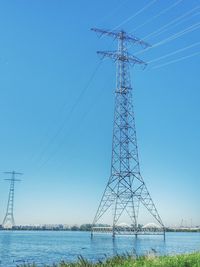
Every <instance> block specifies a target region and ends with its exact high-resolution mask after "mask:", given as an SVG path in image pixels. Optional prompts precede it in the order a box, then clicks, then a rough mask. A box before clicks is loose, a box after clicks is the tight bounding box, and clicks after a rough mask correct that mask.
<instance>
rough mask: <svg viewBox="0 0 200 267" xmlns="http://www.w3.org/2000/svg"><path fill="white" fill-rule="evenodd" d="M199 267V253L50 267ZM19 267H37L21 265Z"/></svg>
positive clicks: (151, 255) (115, 258) (78, 262)
mask: <svg viewBox="0 0 200 267" xmlns="http://www.w3.org/2000/svg"><path fill="white" fill-rule="evenodd" d="M144 266H145V267H200V252H197V253H192V254H183V255H175V256H160V257H158V256H155V255H154V254H149V255H147V256H141V257H138V258H135V257H133V256H116V257H113V258H110V259H107V260H106V261H105V262H98V263H91V262H89V261H87V260H85V259H84V258H82V257H79V260H78V261H77V262H76V263H64V262H62V263H60V264H58V265H55V264H54V265H52V267H144ZM20 267H37V265H21V266H20Z"/></svg>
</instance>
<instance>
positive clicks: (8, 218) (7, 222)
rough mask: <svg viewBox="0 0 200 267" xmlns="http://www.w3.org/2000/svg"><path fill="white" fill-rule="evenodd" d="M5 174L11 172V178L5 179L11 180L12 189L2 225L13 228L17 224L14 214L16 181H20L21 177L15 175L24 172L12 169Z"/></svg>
mask: <svg viewBox="0 0 200 267" xmlns="http://www.w3.org/2000/svg"><path fill="white" fill-rule="evenodd" d="M5 174H11V178H10V179H5V180H7V181H10V190H9V195H8V204H7V209H6V215H5V218H4V220H3V223H2V226H3V227H4V228H12V227H13V226H15V220H14V216H13V207H14V194H15V182H16V181H20V180H19V179H16V178H15V175H22V173H19V172H15V171H12V172H5Z"/></svg>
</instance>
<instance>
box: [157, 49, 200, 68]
mask: <svg viewBox="0 0 200 267" xmlns="http://www.w3.org/2000/svg"><path fill="white" fill-rule="evenodd" d="M197 55H200V51H199V52H196V53H193V54H191V55H188V56H184V57H181V58H178V59H175V60H171V61H168V62H166V63H163V64H160V65H157V66H154V67H152V69H158V68H161V67H164V66H167V65H170V64H173V63H176V62H179V61H182V60H185V59H187V58H191V57H194V56H197Z"/></svg>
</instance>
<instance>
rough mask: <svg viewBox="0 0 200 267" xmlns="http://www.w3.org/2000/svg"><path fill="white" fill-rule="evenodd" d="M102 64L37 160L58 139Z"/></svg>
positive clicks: (96, 69)
mask: <svg viewBox="0 0 200 267" xmlns="http://www.w3.org/2000/svg"><path fill="white" fill-rule="evenodd" d="M101 64H102V61H100V62H99V63H98V64H97V66H96V68H95V69H94V71H93V73H92V75H91V77H90V79H89V80H88V82H87V84H86V86H85V87H84V88H83V89H82V91H81V92H80V94H79V96H78V98H77V99H76V102H75V103H74V105H73V106H72V107H71V109H70V111H69V113H68V114H67V116H66V117H65V118H64V120H63V122H62V124H61V125H60V127H59V128H58V129H57V131H56V132H55V134H54V135H53V136H52V137H51V138H50V139H49V141H48V143H47V144H46V146H45V147H44V149H43V150H42V151H41V153H40V156H39V159H38V160H40V159H41V158H42V156H43V155H44V153H45V152H46V151H47V149H48V147H49V146H50V145H51V143H53V142H54V140H55V139H56V138H57V137H58V135H59V134H60V133H61V132H62V131H63V129H64V127H65V125H66V121H67V120H68V119H69V118H70V117H71V115H72V114H73V112H74V110H75V109H76V108H77V106H78V104H79V103H80V101H81V99H82V97H83V96H84V94H85V93H86V91H87V90H88V88H89V86H90V84H91V82H92V81H93V79H94V77H95V75H96V73H97V71H98V69H99V68H100V66H101Z"/></svg>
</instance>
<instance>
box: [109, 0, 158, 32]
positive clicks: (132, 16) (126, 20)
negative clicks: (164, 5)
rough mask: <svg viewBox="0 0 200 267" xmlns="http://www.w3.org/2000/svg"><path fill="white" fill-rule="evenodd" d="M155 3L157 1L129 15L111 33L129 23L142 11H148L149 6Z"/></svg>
mask: <svg viewBox="0 0 200 267" xmlns="http://www.w3.org/2000/svg"><path fill="white" fill-rule="evenodd" d="M156 1H157V0H152V1H151V2H150V3H148V4H147V5H145V6H144V7H143V8H141V9H140V10H138V11H137V12H136V13H135V14H133V15H131V16H130V17H128V18H127V19H125V20H124V21H122V22H121V23H120V24H119V25H117V26H116V27H115V28H113V29H112V30H111V31H114V30H116V29H118V28H119V27H121V26H122V25H124V24H125V23H127V22H129V21H130V20H132V19H133V18H135V17H136V16H138V15H139V14H141V13H142V12H143V11H145V10H146V9H148V8H149V7H150V6H152V5H153V4H154V3H155V2H156Z"/></svg>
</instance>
